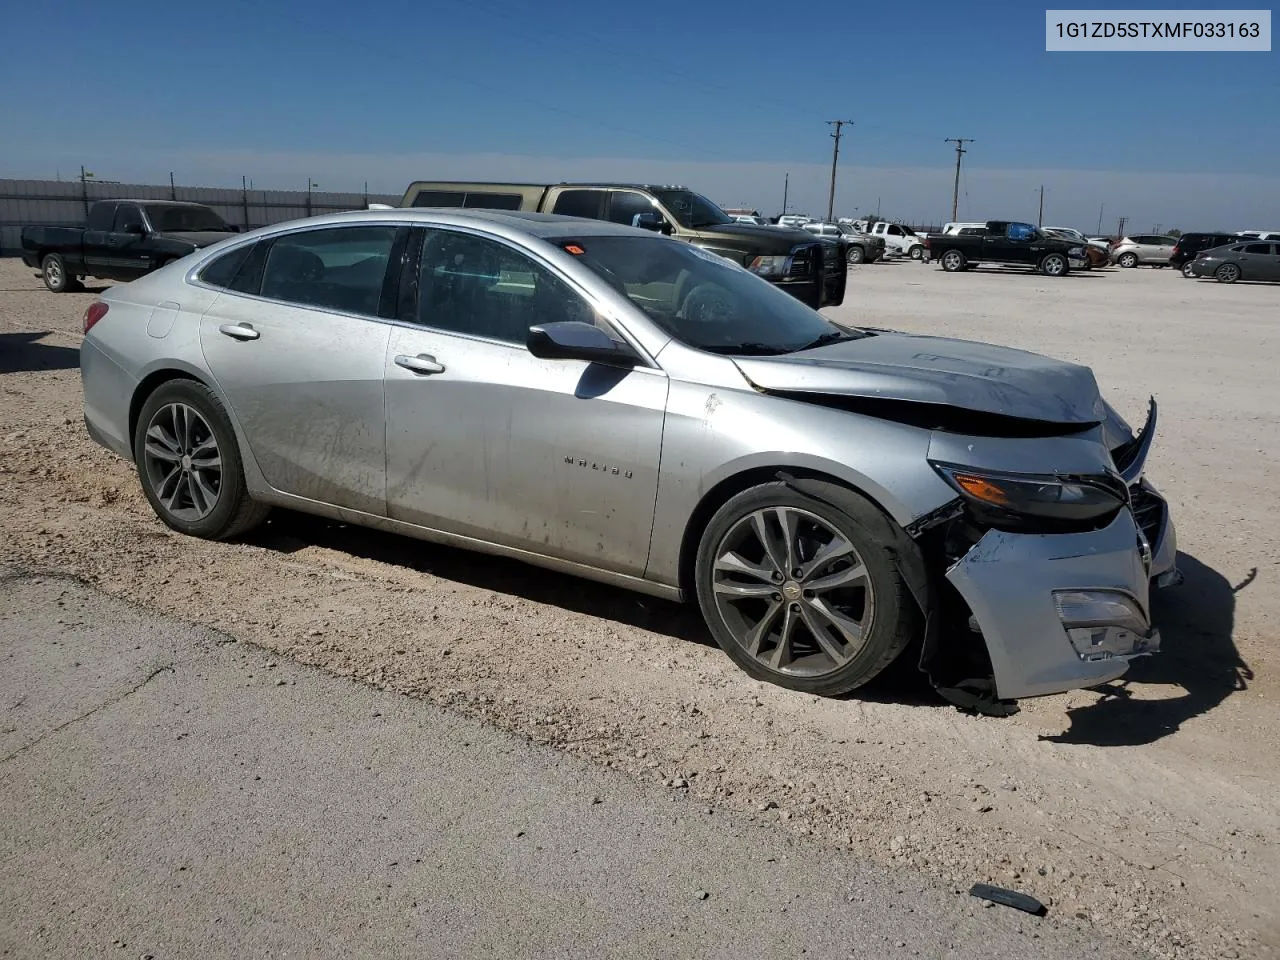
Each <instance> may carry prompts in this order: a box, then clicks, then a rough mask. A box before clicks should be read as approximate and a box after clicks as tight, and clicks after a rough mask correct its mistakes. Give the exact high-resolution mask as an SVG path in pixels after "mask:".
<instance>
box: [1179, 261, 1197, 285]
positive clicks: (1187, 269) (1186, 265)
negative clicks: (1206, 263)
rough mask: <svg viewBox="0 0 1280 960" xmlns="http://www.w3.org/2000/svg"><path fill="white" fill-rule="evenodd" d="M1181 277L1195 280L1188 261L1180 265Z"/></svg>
mask: <svg viewBox="0 0 1280 960" xmlns="http://www.w3.org/2000/svg"><path fill="white" fill-rule="evenodd" d="M1182 275H1183V276H1184V277H1186V278H1187V279H1188V280H1194V279H1195V278H1196V275H1195V272H1194V271H1193V270H1192V269H1191V261H1190V260H1188V261H1187V262H1186V263H1184V264H1183V265H1182Z"/></svg>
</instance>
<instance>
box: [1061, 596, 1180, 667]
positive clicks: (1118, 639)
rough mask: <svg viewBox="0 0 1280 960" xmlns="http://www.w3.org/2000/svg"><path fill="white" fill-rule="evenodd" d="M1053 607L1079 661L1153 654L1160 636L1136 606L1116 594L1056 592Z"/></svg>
mask: <svg viewBox="0 0 1280 960" xmlns="http://www.w3.org/2000/svg"><path fill="white" fill-rule="evenodd" d="M1053 605H1054V607H1055V608H1056V609H1057V611H1058V618H1059V619H1060V620H1061V621H1062V626H1063V627H1064V628H1065V629H1066V631H1067V637H1068V639H1070V641H1071V646H1072V647H1074V648H1075V651H1076V655H1077V656H1078V657H1080V659H1081V660H1109V659H1110V658H1112V657H1134V656H1138V655H1139V654H1143V653H1152V652H1154V651H1155V650H1156V649H1157V648H1158V647H1159V644H1160V639H1159V634H1158V633H1156V631H1154V630H1152V629H1151V625H1150V624H1149V623H1148V622H1147V617H1146V615H1145V614H1144V613H1143V612H1142V608H1141V607H1139V606H1138V602H1137V601H1136V600H1134V599H1133V598H1132V597H1131V596H1129V595H1128V594H1126V593H1121V592H1120V591H1118V590H1055V591H1054V592H1053Z"/></svg>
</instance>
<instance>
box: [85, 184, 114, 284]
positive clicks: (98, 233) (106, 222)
mask: <svg viewBox="0 0 1280 960" xmlns="http://www.w3.org/2000/svg"><path fill="white" fill-rule="evenodd" d="M118 206H119V204H117V203H115V202H114V201H108V200H100V201H98V202H97V203H95V204H94V205H93V206H92V207H90V208H89V220H88V223H87V224H86V225H85V230H84V240H83V244H84V250H83V253H84V264H85V267H86V268H87V271H88V272H89V273H91V274H93V275H94V276H97V277H110V276H112V273H111V266H110V263H111V261H112V257H111V247H110V245H109V243H108V240H109V239H110V237H111V228H112V227H113V226H114V225H115V218H116V207H118Z"/></svg>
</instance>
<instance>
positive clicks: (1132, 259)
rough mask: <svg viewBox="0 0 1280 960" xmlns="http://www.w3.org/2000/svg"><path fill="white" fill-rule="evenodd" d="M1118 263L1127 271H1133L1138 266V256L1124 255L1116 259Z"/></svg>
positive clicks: (1132, 254)
mask: <svg viewBox="0 0 1280 960" xmlns="http://www.w3.org/2000/svg"><path fill="white" fill-rule="evenodd" d="M1116 263H1118V264H1120V266H1122V267H1125V268H1126V269H1131V268H1133V267H1136V266H1137V265H1138V255H1137V254H1135V253H1122V254H1120V256H1119V257H1117V258H1116Z"/></svg>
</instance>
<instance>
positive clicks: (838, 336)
mask: <svg viewBox="0 0 1280 960" xmlns="http://www.w3.org/2000/svg"><path fill="white" fill-rule="evenodd" d="M857 339H859V338H858V336H857V335H856V334H853V333H849V332H848V331H847V330H832V331H831V332H830V333H824V334H823V335H822V336H820V337H818V339H816V340H811V341H810V342H809V343H806V344H805V345H804V346H802V347H796V348H795V350H794V351H792V352H793V353H798V352H799V351H801V350H812V349H814V348H815V347H825V346H826V345H827V344H829V343H839V342H840V341H842V340H857Z"/></svg>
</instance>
